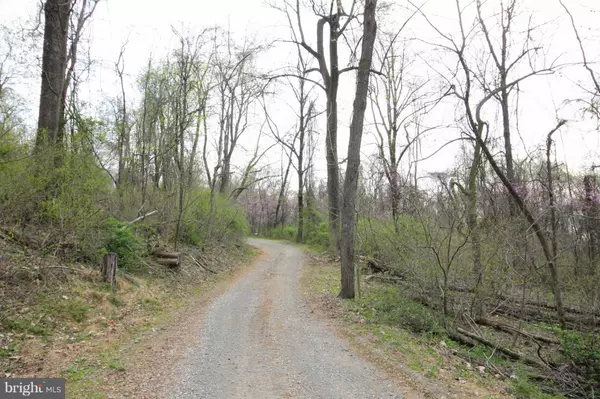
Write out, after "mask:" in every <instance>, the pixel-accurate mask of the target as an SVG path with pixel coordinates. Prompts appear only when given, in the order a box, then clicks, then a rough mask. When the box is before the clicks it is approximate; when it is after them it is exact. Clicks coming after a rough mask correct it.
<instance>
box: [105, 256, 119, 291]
mask: <svg viewBox="0 0 600 399" xmlns="http://www.w3.org/2000/svg"><path fill="white" fill-rule="evenodd" d="M102 281H104V282H105V283H109V284H110V285H111V286H112V287H113V289H117V254H116V253H114V252H109V253H107V254H106V255H104V262H103V263H102Z"/></svg>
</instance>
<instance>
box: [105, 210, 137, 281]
mask: <svg viewBox="0 0 600 399" xmlns="http://www.w3.org/2000/svg"><path fill="white" fill-rule="evenodd" d="M106 226H107V229H108V231H109V236H108V240H107V242H106V245H105V247H104V251H103V252H114V253H116V254H117V256H118V264H119V268H121V269H125V270H128V271H137V272H139V271H144V270H145V269H144V267H145V264H144V263H143V262H142V261H141V256H142V255H143V246H142V244H141V242H140V240H139V239H138V237H136V235H135V233H134V232H133V231H132V229H131V227H130V226H128V225H127V224H126V223H123V222H120V221H118V220H116V219H114V218H109V219H108V220H107V221H106Z"/></svg>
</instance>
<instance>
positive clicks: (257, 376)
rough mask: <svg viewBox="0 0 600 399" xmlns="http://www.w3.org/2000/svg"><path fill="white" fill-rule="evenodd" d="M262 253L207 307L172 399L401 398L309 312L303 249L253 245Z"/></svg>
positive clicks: (255, 242)
mask: <svg viewBox="0 0 600 399" xmlns="http://www.w3.org/2000/svg"><path fill="white" fill-rule="evenodd" d="M251 244H252V245H255V246H257V247H259V248H261V250H262V251H264V255H263V256H261V258H260V259H259V260H258V261H257V262H256V264H255V266H254V267H253V269H252V270H251V271H250V272H249V273H248V274H247V275H245V276H244V277H243V278H242V279H241V280H240V281H239V282H238V283H237V284H236V285H234V286H233V287H232V288H231V289H230V290H229V291H228V292H227V293H225V294H224V295H222V296H220V297H218V298H216V299H215V300H214V302H213V303H212V304H211V305H210V307H209V309H208V312H207V314H206V319H205V322H204V325H203V327H202V331H198V335H197V342H196V344H195V345H194V346H192V347H191V348H190V349H188V350H187V352H186V354H185V356H184V360H183V362H182V363H181V364H180V365H179V373H178V375H180V376H181V379H180V381H178V382H175V385H174V386H171V387H170V388H169V391H170V397H171V398H177V399H181V398H210V399H214V398H227V399H230V398H248V399H250V398H256V399H271V398H327V399H334V398H340V399H351V398H357V399H365V398H401V397H402V394H401V392H400V391H399V390H398V389H396V388H395V387H394V386H393V385H392V383H391V382H390V381H389V380H387V379H384V378H382V377H381V375H382V374H381V373H379V372H377V371H376V370H375V368H374V366H372V365H371V364H369V363H367V362H365V361H363V360H362V359H360V358H358V357H357V356H356V355H354V354H353V353H351V352H350V351H349V347H348V345H347V344H346V343H345V342H343V341H341V340H340V339H338V338H337V337H336V336H335V335H334V334H333V333H332V332H331V331H330V330H329V329H328V328H327V326H326V325H325V324H324V323H323V322H322V321H320V320H319V319H317V318H316V317H315V316H313V315H311V314H310V311H309V310H308V309H307V307H306V305H305V304H304V302H303V301H304V299H303V298H302V297H301V295H302V294H301V292H299V278H300V276H301V273H302V264H303V256H302V251H301V250H299V249H297V248H294V247H292V246H290V245H285V244H281V243H276V242H271V241H265V240H252V241H251Z"/></svg>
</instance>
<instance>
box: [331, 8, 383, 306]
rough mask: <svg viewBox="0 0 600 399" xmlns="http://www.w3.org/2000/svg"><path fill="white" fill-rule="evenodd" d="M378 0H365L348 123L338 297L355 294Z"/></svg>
mask: <svg viewBox="0 0 600 399" xmlns="http://www.w3.org/2000/svg"><path fill="white" fill-rule="evenodd" d="M376 6H377V0H366V2H365V13H364V33H363V42H362V49H361V57H360V62H359V64H358V73H357V77H356V94H355V97H354V104H353V114H352V123H351V124H350V140H349V143H348V167H347V169H346V178H345V180H344V196H343V197H344V199H343V204H342V240H341V260H342V289H341V291H340V295H339V296H340V297H341V298H354V295H355V294H354V227H355V224H356V219H355V215H354V211H355V209H354V208H355V206H356V191H357V188H358V174H359V169H360V144H361V141H362V134H363V124H364V117H365V110H366V108H367V94H368V89H369V75H370V70H371V63H372V60H373V47H374V45H375V36H376V34H377V22H376V20H375V9H376Z"/></svg>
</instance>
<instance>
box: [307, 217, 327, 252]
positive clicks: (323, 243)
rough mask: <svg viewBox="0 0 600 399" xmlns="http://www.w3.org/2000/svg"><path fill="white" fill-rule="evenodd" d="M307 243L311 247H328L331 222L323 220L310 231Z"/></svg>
mask: <svg viewBox="0 0 600 399" xmlns="http://www.w3.org/2000/svg"><path fill="white" fill-rule="evenodd" d="M306 243H307V244H308V245H310V246H311V247H317V248H321V249H325V248H327V247H328V246H329V224H328V223H327V222H321V223H319V224H318V226H315V228H314V229H313V230H310V231H308V233H307V237H306Z"/></svg>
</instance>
